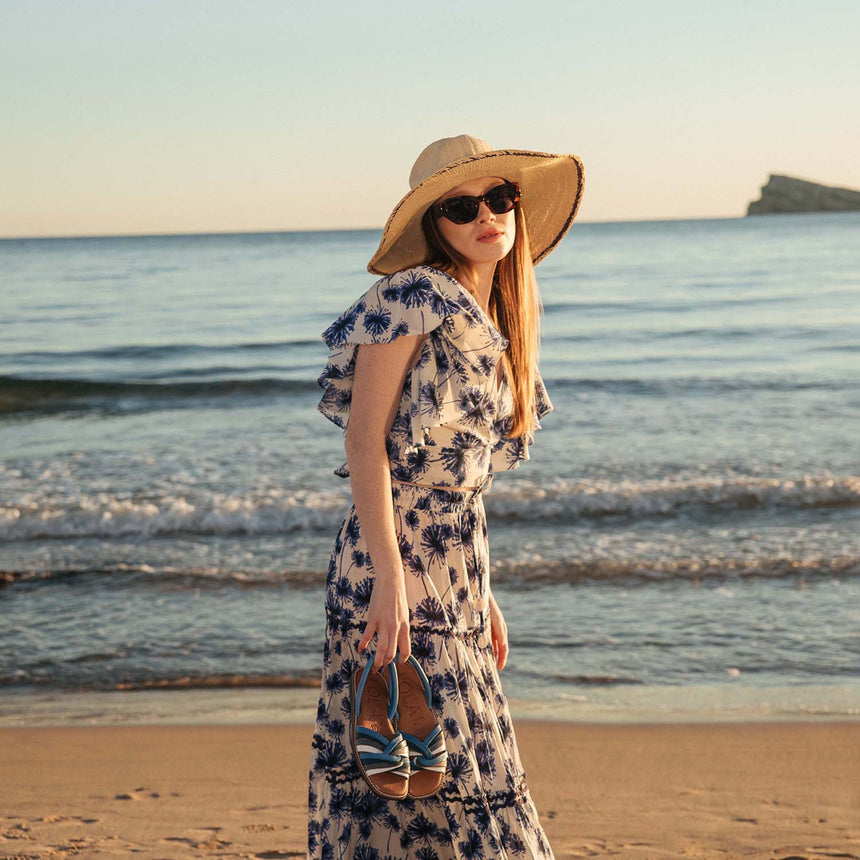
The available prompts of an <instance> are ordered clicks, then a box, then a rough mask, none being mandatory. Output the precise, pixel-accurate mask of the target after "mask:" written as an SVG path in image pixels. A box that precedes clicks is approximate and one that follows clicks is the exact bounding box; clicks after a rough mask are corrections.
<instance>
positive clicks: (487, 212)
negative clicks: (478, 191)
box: [478, 200, 496, 221]
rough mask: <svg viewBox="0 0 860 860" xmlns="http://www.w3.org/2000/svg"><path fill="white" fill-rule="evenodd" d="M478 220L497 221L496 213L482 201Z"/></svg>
mask: <svg viewBox="0 0 860 860" xmlns="http://www.w3.org/2000/svg"><path fill="white" fill-rule="evenodd" d="M478 220H479V221H495V220H496V213H495V212H493V210H492V209H490V207H489V206H487V204H486V203H485V202H484V201H483V200H482V201H481V202H480V203H479V204H478Z"/></svg>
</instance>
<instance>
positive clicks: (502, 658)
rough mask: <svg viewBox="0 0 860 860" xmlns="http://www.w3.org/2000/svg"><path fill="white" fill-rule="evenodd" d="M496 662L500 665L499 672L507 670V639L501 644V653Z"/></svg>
mask: <svg viewBox="0 0 860 860" xmlns="http://www.w3.org/2000/svg"><path fill="white" fill-rule="evenodd" d="M496 660H497V662H498V664H499V671H501V670H502V669H504V668H505V663H507V662H508V642H507V640H506V639H505V640H503V641H501V642H499V653H498V655H497V656H496Z"/></svg>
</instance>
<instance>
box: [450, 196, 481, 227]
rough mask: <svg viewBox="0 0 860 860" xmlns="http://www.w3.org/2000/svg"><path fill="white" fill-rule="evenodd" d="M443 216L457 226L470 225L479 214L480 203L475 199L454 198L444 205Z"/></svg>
mask: <svg viewBox="0 0 860 860" xmlns="http://www.w3.org/2000/svg"><path fill="white" fill-rule="evenodd" d="M442 214H443V215H444V216H445V217H446V218H447V219H448V220H449V221H453V222H454V223H455V224H468V223H469V222H470V221H474V220H475V216H476V215H477V214H478V201H477V200H476V199H475V198H474V197H452V198H451V199H450V200H446V201H445V203H444V204H443V206H442Z"/></svg>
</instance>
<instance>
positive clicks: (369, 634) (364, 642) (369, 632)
mask: <svg viewBox="0 0 860 860" xmlns="http://www.w3.org/2000/svg"><path fill="white" fill-rule="evenodd" d="M376 626H377V625H376V622H375V621H368V622H367V626H366V627H365V628H364V635H363V636H362V637H361V641H360V642H359V643H358V650H359V652H362V651H364V649H365V648H367V646H368V645H369V644H370V640H371V639H372V638H373V634H374V633H375V632H376Z"/></svg>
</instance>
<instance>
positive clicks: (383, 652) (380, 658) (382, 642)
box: [373, 630, 394, 672]
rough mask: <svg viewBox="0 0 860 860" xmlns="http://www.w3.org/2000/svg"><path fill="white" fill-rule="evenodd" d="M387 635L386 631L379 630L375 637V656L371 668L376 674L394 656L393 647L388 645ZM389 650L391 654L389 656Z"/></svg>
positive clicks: (389, 641)
mask: <svg viewBox="0 0 860 860" xmlns="http://www.w3.org/2000/svg"><path fill="white" fill-rule="evenodd" d="M390 643H391V640H390V639H389V634H388V631H387V630H380V631H379V633H378V635H377V643H376V656H375V657H374V658H373V668H374V669H375V670H376V671H377V672H378V671H379V670H380V669H382V668H383V667H384V666H387V665H388V664H389V663H390V662H391V658H392V657H393V656H394V646H393V645H391V644H390ZM389 650H390V651H391V654H390V655H389Z"/></svg>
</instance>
